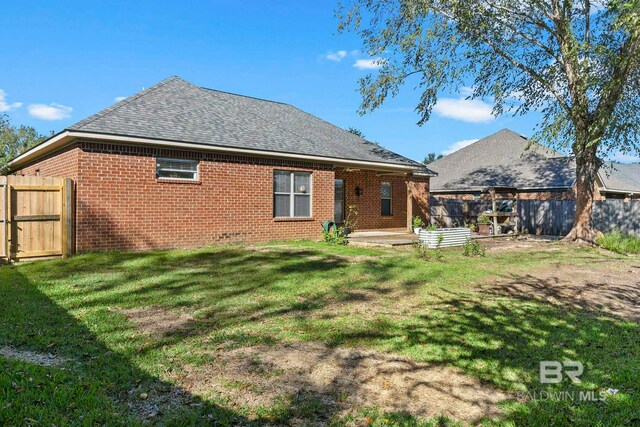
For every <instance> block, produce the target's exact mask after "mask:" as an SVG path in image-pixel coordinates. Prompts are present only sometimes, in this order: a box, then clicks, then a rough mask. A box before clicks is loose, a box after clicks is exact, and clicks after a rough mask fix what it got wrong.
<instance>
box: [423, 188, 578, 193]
mask: <svg viewBox="0 0 640 427" xmlns="http://www.w3.org/2000/svg"><path fill="white" fill-rule="evenodd" d="M483 188H487V187H482V188H478V189H465V190H446V189H440V190H433V189H430V190H429V192H430V193H447V194H449V193H477V192H482V189H483ZM572 188H573V186H570V187H513V189H514V190H517V191H552V190H553V191H557V190H571V189H572Z"/></svg>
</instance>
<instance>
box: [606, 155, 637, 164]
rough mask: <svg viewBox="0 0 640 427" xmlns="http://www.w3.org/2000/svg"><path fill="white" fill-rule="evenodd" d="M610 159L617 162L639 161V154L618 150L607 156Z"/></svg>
mask: <svg viewBox="0 0 640 427" xmlns="http://www.w3.org/2000/svg"><path fill="white" fill-rule="evenodd" d="M609 158H610V159H611V160H613V161H614V162H617V163H637V162H640V156H634V155H633V154H623V153H620V152H617V153H614V154H612V155H610V156H609Z"/></svg>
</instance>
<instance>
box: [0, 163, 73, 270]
mask: <svg viewBox="0 0 640 427" xmlns="http://www.w3.org/2000/svg"><path fill="white" fill-rule="evenodd" d="M0 178H2V179H0V183H2V182H4V183H6V186H5V187H2V188H1V189H2V190H4V191H3V195H4V199H3V209H2V210H1V211H0V213H2V215H3V217H6V221H5V222H4V224H3V230H4V233H3V236H2V237H3V239H2V240H1V242H2V246H3V248H4V253H2V252H0V254H1V255H3V256H4V257H6V258H13V259H22V258H31V257H39V256H55V255H61V256H66V255H68V254H70V253H71V249H70V246H69V240H70V237H69V236H70V235H72V233H73V216H72V213H71V212H72V208H73V206H72V201H73V195H72V194H71V193H72V191H73V181H71V180H70V179H66V178H50V177H39V176H30V177H25V176H15V175H12V176H8V177H0Z"/></svg>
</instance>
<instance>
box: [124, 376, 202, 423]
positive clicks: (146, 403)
mask: <svg viewBox="0 0 640 427" xmlns="http://www.w3.org/2000/svg"><path fill="white" fill-rule="evenodd" d="M117 402H119V403H122V404H124V405H126V406H127V407H128V408H129V411H130V413H131V414H133V415H135V417H137V418H138V419H141V420H148V421H152V420H153V419H154V418H155V417H157V416H158V415H160V414H164V413H169V412H171V411H173V410H175V409H177V408H181V407H184V406H185V405H190V404H193V399H192V396H191V395H190V394H189V393H187V392H186V391H184V390H183V389H181V388H179V387H172V386H170V385H165V384H162V385H159V384H152V385H150V386H142V385H136V386H134V387H132V388H131V389H130V390H128V391H127V392H126V393H123V395H122V396H120V399H118V400H117Z"/></svg>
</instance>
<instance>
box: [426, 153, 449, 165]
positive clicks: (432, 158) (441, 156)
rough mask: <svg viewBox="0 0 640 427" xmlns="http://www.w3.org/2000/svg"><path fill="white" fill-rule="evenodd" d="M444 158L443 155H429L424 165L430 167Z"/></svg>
mask: <svg viewBox="0 0 640 427" xmlns="http://www.w3.org/2000/svg"><path fill="white" fill-rule="evenodd" d="M443 157H444V156H443V155H442V154H438V155H437V156H436V153H429V154H427V155H426V156H425V158H424V160H423V161H422V163H424V164H425V165H428V164H429V163H433V162H435V161H436V160H438V159H441V158H443Z"/></svg>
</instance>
